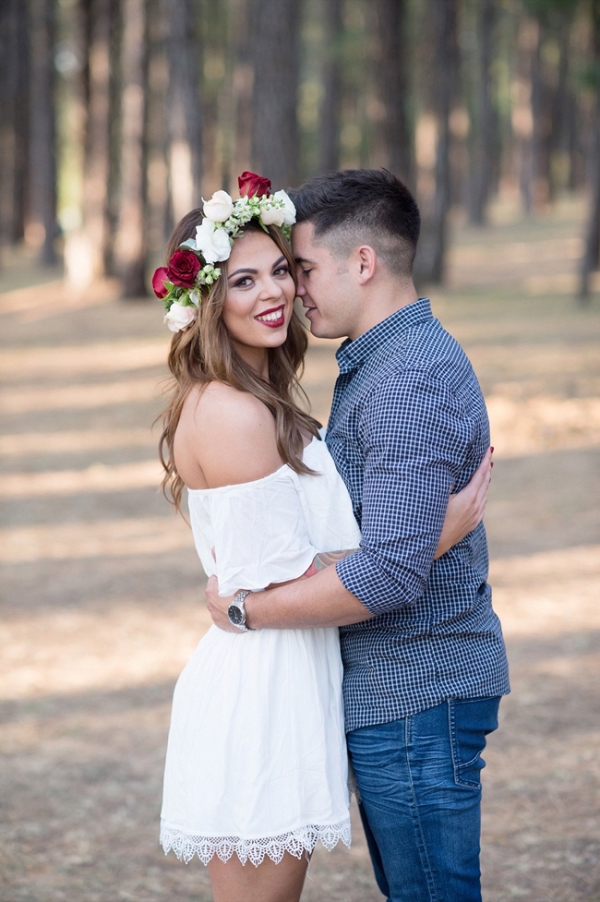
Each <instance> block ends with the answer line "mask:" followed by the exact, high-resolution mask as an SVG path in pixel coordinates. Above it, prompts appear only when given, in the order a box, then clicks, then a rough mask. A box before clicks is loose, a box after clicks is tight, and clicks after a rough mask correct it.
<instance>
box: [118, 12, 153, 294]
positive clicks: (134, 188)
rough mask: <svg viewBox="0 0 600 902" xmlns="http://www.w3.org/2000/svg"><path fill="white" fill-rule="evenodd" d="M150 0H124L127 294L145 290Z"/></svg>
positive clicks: (121, 254)
mask: <svg viewBox="0 0 600 902" xmlns="http://www.w3.org/2000/svg"><path fill="white" fill-rule="evenodd" d="M146 13H147V0H123V3H122V14H123V34H122V41H121V73H122V85H123V87H122V99H121V106H122V113H121V154H120V162H121V165H120V179H121V208H120V212H119V224H118V229H117V238H116V242H115V259H116V264H117V270H118V273H119V275H120V277H121V279H122V283H123V294H124V296H125V297H140V296H143V295H145V294H146V283H145V264H146V231H145V228H144V219H145V208H146V197H147V191H146V187H147V186H146V152H147V148H146V82H147V65H148V55H147V36H146V24H147V16H146Z"/></svg>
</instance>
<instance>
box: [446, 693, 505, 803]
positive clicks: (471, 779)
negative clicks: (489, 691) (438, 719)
mask: <svg viewBox="0 0 600 902" xmlns="http://www.w3.org/2000/svg"><path fill="white" fill-rule="evenodd" d="M499 704H500V699H499V698H473V699H459V698H451V699H448V716H449V720H450V743H451V747H452V765H453V768H454V782H455V783H456V784H457V785H458V786H470V787H473V788H475V789H481V771H482V770H483V768H484V767H485V761H484V760H483V758H482V757H481V753H482V752H483V750H484V748H485V744H486V739H485V737H486V736H487V734H488V733H491V732H492V731H493V730H495V729H497V727H498V706H499Z"/></svg>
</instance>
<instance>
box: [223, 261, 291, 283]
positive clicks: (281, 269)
mask: <svg viewBox="0 0 600 902" xmlns="http://www.w3.org/2000/svg"><path fill="white" fill-rule="evenodd" d="M291 274H292V272H291V270H290V268H289V266H277V267H276V268H275V269H274V270H273V275H274V276H275V277H277V278H279V279H281V278H287V276H290V275H291ZM253 285H254V276H240V278H239V279H237V281H235V282H234V283H233V287H234V288H251V287H252V286H253Z"/></svg>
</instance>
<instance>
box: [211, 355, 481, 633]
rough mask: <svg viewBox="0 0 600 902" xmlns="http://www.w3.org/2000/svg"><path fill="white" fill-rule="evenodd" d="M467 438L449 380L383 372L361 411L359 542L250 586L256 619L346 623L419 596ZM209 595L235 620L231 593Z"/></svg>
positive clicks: (262, 623)
mask: <svg viewBox="0 0 600 902" xmlns="http://www.w3.org/2000/svg"><path fill="white" fill-rule="evenodd" d="M468 439H469V437H468V436H467V435H465V427H464V423H463V421H462V417H461V412H460V411H459V410H458V407H457V404H456V402H455V399H454V398H453V397H452V396H451V394H450V392H449V391H448V390H447V388H446V387H445V386H444V385H443V384H442V383H438V382H436V381H435V380H432V379H431V378H430V377H429V376H428V374H426V373H421V372H409V373H400V374H397V375H393V376H392V377H390V378H389V379H388V380H386V381H385V382H383V383H382V384H381V385H380V386H379V387H378V389H377V391H376V392H374V393H373V394H372V395H371V396H370V398H369V403H368V404H365V405H364V413H363V416H362V417H361V426H360V441H361V445H362V448H363V453H364V456H365V479H364V487H363V505H362V524H361V526H362V533H363V537H362V541H361V547H360V549H359V550H358V551H357V552H356V553H355V554H352V555H350V557H346V558H344V559H343V560H341V561H339V562H338V563H337V564H336V566H335V568H334V567H329V568H328V569H327V570H325V571H324V572H323V573H319V574H317V575H316V576H313V577H312V578H311V579H308V580H301V581H299V582H297V583H292V584H289V585H285V586H280V587H276V588H273V589H269V590H267V591H265V592H263V593H257V594H254V593H253V594H252V595H250V596H248V598H247V599H246V611H247V618H248V624H249V625H250V627H251V628H252V627H254V628H265V627H270V628H292V627H310V626H345V625H348V624H350V623H358V622H360V621H362V620H367V619H369V618H370V617H371V616H375V615H376V614H379V613H385V612H386V611H390V610H394V609H396V608H399V607H402V606H403V605H409V604H412V603H414V602H415V601H416V600H417V599H418V598H419V597H420V596H421V595H422V593H423V590H424V587H425V584H426V582H427V578H428V575H429V570H430V568H431V563H432V561H433V557H434V554H435V551H436V547H437V545H438V542H439V538H440V534H441V531H442V526H443V522H444V516H445V512H446V506H447V502H448V496H449V493H450V487H451V485H452V484H453V483H455V482H456V480H457V477H458V475H459V471H460V467H461V463H462V462H463V461H464V459H465V455H466V451H467V445H468ZM207 596H208V598H209V610H210V613H211V615H212V616H213V619H214V621H215V623H216V624H217V626H220V627H221V628H223V629H229V628H231V629H233V630H235V627H233V626H231V624H229V621H228V619H227V606H228V604H229V600H228V599H220V598H219V597H218V595H217V587H216V585H215V584H214V583H212V582H211V581H209V586H208V588H207Z"/></svg>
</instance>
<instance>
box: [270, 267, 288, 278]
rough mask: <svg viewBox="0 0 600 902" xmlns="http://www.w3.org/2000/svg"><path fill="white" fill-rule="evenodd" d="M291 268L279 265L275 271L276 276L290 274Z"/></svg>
mask: <svg viewBox="0 0 600 902" xmlns="http://www.w3.org/2000/svg"><path fill="white" fill-rule="evenodd" d="M289 274H290V268H289V266H278V267H277V269H276V270H275V272H274V275H276V276H289Z"/></svg>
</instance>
